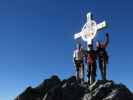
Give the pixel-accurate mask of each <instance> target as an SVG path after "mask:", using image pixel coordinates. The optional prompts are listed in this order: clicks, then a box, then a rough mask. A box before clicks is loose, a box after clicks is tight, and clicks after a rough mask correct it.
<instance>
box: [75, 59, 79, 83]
mask: <svg viewBox="0 0 133 100" xmlns="http://www.w3.org/2000/svg"><path fill="white" fill-rule="evenodd" d="M75 67H76V80H79V66H78V62H77V61H76V62H75Z"/></svg>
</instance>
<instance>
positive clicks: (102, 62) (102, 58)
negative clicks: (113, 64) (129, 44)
mask: <svg viewBox="0 0 133 100" xmlns="http://www.w3.org/2000/svg"><path fill="white" fill-rule="evenodd" d="M108 44H109V34H108V33H107V34H106V36H105V40H104V42H103V43H100V42H99V41H98V42H97V43H96V52H97V57H98V63H99V69H100V72H101V77H102V80H104V81H106V67H107V66H106V65H107V63H108V54H107V52H106V48H107V46H108Z"/></svg>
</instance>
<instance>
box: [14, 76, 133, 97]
mask: <svg viewBox="0 0 133 100" xmlns="http://www.w3.org/2000/svg"><path fill="white" fill-rule="evenodd" d="M15 100H133V94H132V92H131V91H129V89H128V88H127V87H126V86H125V85H123V84H116V83H115V82H113V81H109V80H108V81H101V80H98V81H96V82H95V83H94V84H92V85H90V86H89V85H88V83H86V82H84V83H83V84H80V83H79V82H77V81H76V77H75V76H72V77H70V78H69V79H65V80H63V81H60V79H59V78H58V77H57V76H52V77H51V78H49V79H47V80H44V81H43V82H42V84H40V85H39V86H38V87H35V88H32V87H28V88H27V89H26V90H25V91H24V92H23V93H22V94H20V95H19V96H17V98H16V99H15Z"/></svg>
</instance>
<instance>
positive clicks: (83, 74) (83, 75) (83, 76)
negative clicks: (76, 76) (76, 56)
mask: <svg viewBox="0 0 133 100" xmlns="http://www.w3.org/2000/svg"><path fill="white" fill-rule="evenodd" d="M84 78H85V73H84V63H83V62H82V81H83V82H84Z"/></svg>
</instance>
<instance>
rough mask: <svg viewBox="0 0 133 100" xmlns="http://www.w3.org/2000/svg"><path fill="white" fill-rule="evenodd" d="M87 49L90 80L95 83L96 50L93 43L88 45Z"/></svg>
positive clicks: (90, 82)
mask: <svg viewBox="0 0 133 100" xmlns="http://www.w3.org/2000/svg"><path fill="white" fill-rule="evenodd" d="M88 48H89V50H88V51H87V56H86V57H87V59H86V60H87V65H88V81H89V84H90V85H91V84H93V83H94V82H95V79H96V58H97V57H96V51H95V50H94V49H93V44H90V45H88Z"/></svg>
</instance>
